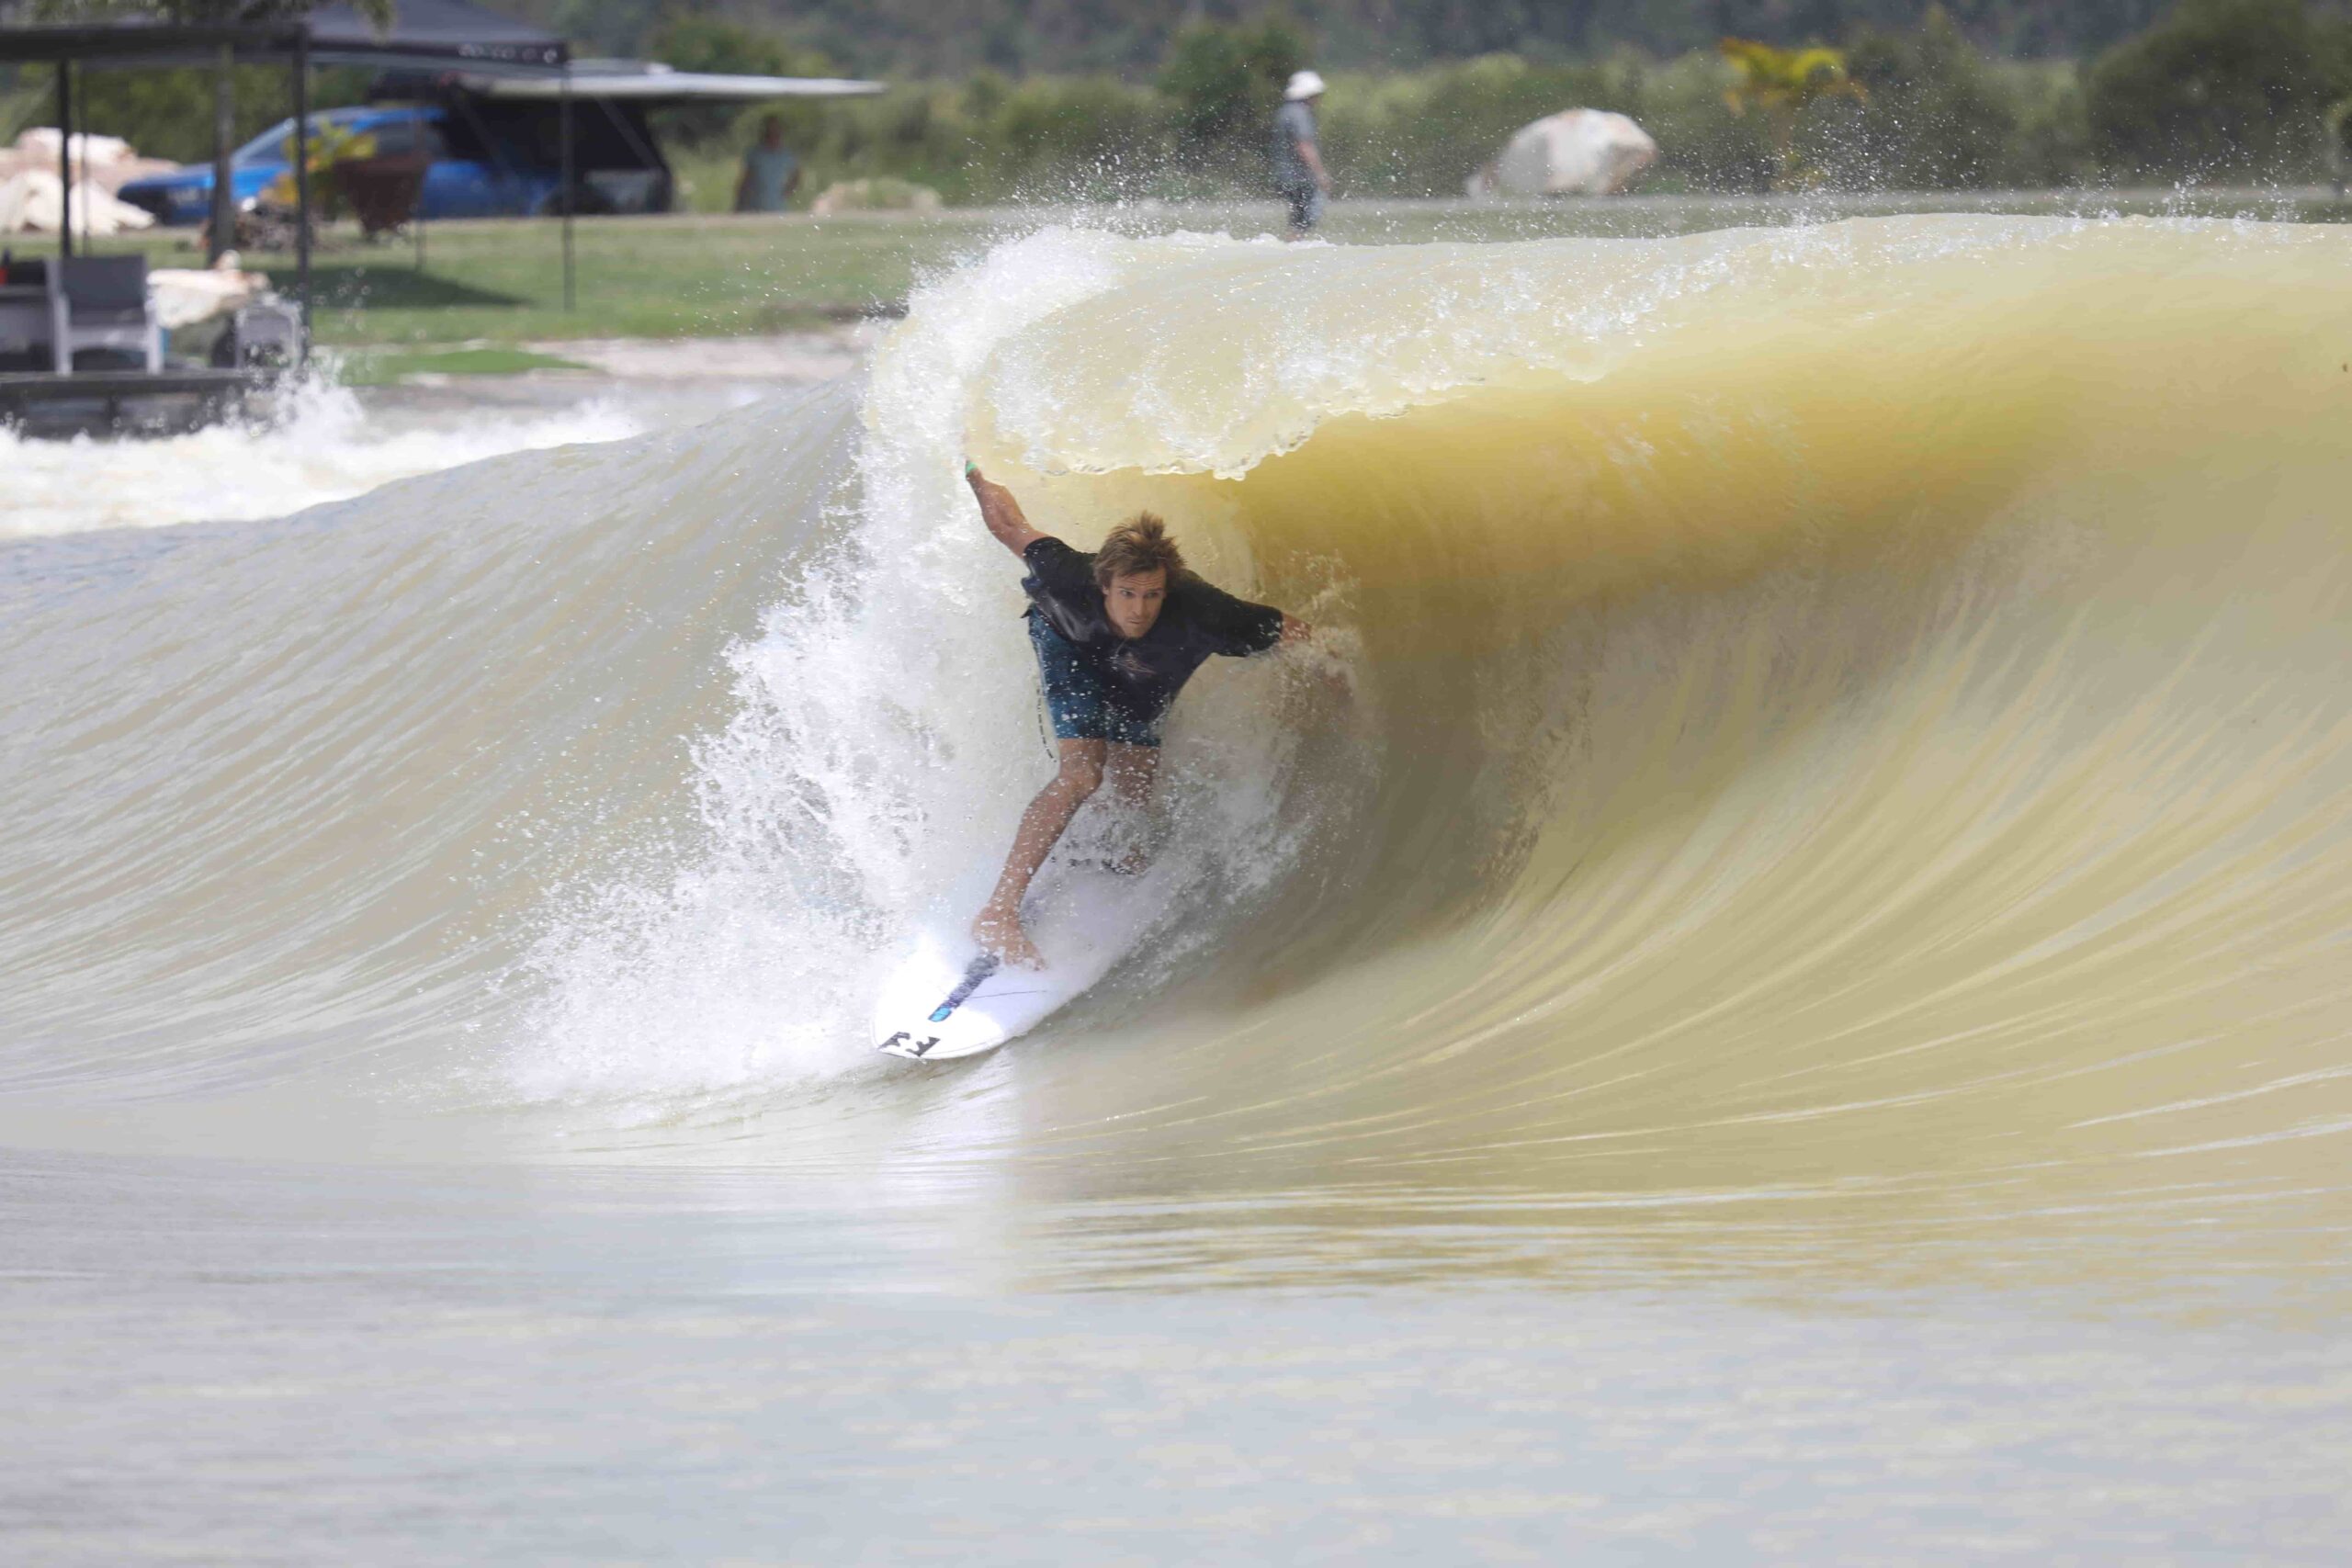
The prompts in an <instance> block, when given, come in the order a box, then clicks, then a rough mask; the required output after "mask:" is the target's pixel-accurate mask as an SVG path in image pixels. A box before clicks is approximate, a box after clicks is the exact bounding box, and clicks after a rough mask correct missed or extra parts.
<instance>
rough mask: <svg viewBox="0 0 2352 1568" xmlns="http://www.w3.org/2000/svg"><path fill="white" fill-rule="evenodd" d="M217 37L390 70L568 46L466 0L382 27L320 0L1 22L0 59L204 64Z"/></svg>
mask: <svg viewBox="0 0 2352 1568" xmlns="http://www.w3.org/2000/svg"><path fill="white" fill-rule="evenodd" d="M224 47H226V48H229V49H233V50H234V51H236V54H237V58H238V59H239V60H241V61H244V62H264V61H287V60H291V59H292V58H293V57H294V53H295V51H296V50H297V49H298V48H302V49H307V51H308V53H309V55H310V60H311V63H312V64H313V65H363V66H366V65H372V66H376V67H378V68H379V69H383V70H396V69H399V68H401V67H410V68H413V67H416V66H418V65H423V64H434V63H437V64H442V65H446V66H452V67H455V68H458V69H460V70H464V71H467V72H469V73H481V74H485V75H506V74H511V73H531V74H541V73H544V74H548V75H550V76H552V75H554V74H556V73H560V72H561V71H562V69H563V64H564V61H565V60H566V58H567V57H568V55H569V53H570V49H569V46H568V45H566V44H565V42H564V40H563V39H561V38H560V37H558V36H557V35H556V34H554V33H551V32H548V31H547V30H546V29H545V28H535V27H533V26H531V25H530V24H529V23H527V22H518V21H515V20H514V19H513V18H511V17H502V16H499V15H498V14H497V13H496V12H493V11H485V10H483V9H482V8H481V6H473V5H469V4H467V0H400V4H399V6H398V7H397V8H396V11H395V15H394V17H393V20H392V25H391V26H390V28H386V29H385V30H384V31H383V32H382V33H378V32H377V31H376V30H375V28H373V27H372V26H370V25H369V24H368V21H367V19H366V18H365V17H361V16H360V15H359V14H358V13H357V12H356V11H354V10H353V9H352V8H351V7H350V6H347V5H330V6H321V7H319V9H317V10H315V11H313V12H311V14H310V15H308V16H307V17H299V18H292V19H288V20H286V21H279V22H263V23H255V24H251V25H238V26H229V27H211V26H202V27H181V26H178V25H175V24H174V23H170V22H165V21H162V20H159V19H157V18H155V17H121V18H119V19H117V20H115V21H110V22H108V23H107V24H106V25H105V26H103V27H65V28H0V62H15V63H28V62H41V61H46V62H59V61H68V60H70V61H75V62H81V63H84V64H88V65H96V66H109V65H209V64H210V63H211V62H213V61H215V60H217V59H218V58H219V57H220V50H221V49H222V48H224Z"/></svg>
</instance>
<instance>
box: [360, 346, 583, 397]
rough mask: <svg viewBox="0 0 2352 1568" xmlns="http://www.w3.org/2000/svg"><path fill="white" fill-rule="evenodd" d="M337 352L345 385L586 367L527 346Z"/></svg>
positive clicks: (505, 374) (366, 385) (384, 383)
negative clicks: (423, 377)
mask: <svg viewBox="0 0 2352 1568" xmlns="http://www.w3.org/2000/svg"><path fill="white" fill-rule="evenodd" d="M334 353H335V360H336V363H335V379H336V380H338V381H340V382H342V383H343V385H345V386H346V387H381V386H386V385H389V384H390V383H391V382H394V381H404V380H406V379H407V378H410V377H411V376H515V375H520V374H521V373H522V372H524V371H526V370H585V369H587V368H588V367H587V366H585V365H582V364H581V363H579V362H578V361H577V360H571V359H565V358H563V357H562V356H561V355H553V354H537V353H534V352H532V351H531V350H529V349H526V348H493V347H488V346H482V347H469V348H424V349H411V348H353V349H340V350H335V351H334Z"/></svg>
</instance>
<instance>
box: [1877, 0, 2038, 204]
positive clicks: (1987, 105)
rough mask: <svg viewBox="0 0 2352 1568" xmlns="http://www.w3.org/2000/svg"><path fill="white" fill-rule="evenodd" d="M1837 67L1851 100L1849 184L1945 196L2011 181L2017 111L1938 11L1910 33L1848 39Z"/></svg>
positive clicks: (1955, 28) (1947, 16)
mask: <svg viewBox="0 0 2352 1568" xmlns="http://www.w3.org/2000/svg"><path fill="white" fill-rule="evenodd" d="M1847 69H1848V72H1849V74H1850V75H1851V77H1852V79H1853V81H1854V84H1855V85H1856V86H1857V87H1858V88H1860V90H1861V91H1862V93H1864V94H1865V95H1867V96H1865V97H1863V98H1861V99H1859V100H1857V103H1856V107H1855V112H1854V115H1853V118H1852V121H1851V125H1850V130H1851V139H1850V142H1849V147H1848V148H1847V149H1846V151H1847V152H1849V156H1850V157H1851V159H1852V160H1853V161H1854V162H1855V163H1856V164H1859V165H1860V166H1859V168H1852V169H1850V170H1849V173H1850V174H1851V175H1855V176H1858V183H1866V184H1871V185H1883V186H1893V187H1895V188H1897V189H1902V190H1946V189H1957V188H1966V187H1971V186H1989V185H1994V184H1996V183H2000V182H2002V181H2006V180H2008V179H2012V178H2014V177H2016V174H2015V171H2014V169H2013V167H2012V164H2013V158H2012V154H2011V148H2012V145H2013V144H2014V142H2015V141H2016V139H2017V137H2018V130H2019V125H2018V120H2019V112H2018V105H2016V104H2015V103H2014V102H2012V101H2011V99H2010V97H2009V96H2007V95H2006V94H2005V93H2003V92H2002V90H2001V88H2000V86H1999V85H1998V84H1997V83H1996V82H1995V81H1994V80H1993V77H1992V73H1990V72H1989V71H1988V70H1987V69H1986V68H1985V62H1984V60H1983V58H1982V57H1981V56H1979V55H1978V54H1977V52H1976V51H1975V49H1974V48H1973V47H1972V46H1971V45H1970V43H1969V41H1968V39H1966V38H1965V37H1963V36H1962V33H1961V30H1960V28H1959V27H1958V26H1957V25H1956V24H1955V23H1954V22H1953V21H1952V19H1951V13H1950V12H1948V11H1946V10H1945V9H1944V8H1943V7H1942V6H1929V7H1928V14H1927V16H1926V17H1923V18H1921V20H1920V23H1919V29H1918V31H1917V32H1916V33H1908V34H1904V33H1886V32H1879V31H1875V30H1871V31H1865V32H1863V33H1860V35H1858V36H1857V37H1856V38H1855V39H1854V41H1853V45H1852V47H1851V48H1850V49H1849V51H1847Z"/></svg>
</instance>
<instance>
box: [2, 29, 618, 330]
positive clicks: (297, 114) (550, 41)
mask: <svg viewBox="0 0 2352 1568" xmlns="http://www.w3.org/2000/svg"><path fill="white" fill-rule="evenodd" d="M224 53H226V54H227V55H229V56H230V57H232V58H233V59H234V60H236V61H237V62H240V63H244V64H270V63H276V62H285V63H287V64H288V66H289V67H290V69H291V71H292V73H293V79H294V158H293V164H294V199H295V206H296V209H297V220H296V222H295V225H294V236H295V238H294V267H295V279H296V283H295V288H296V293H297V295H298V298H299V301H300V306H301V310H302V327H303V331H302V352H303V354H305V355H308V353H309V351H310V318H311V222H310V218H311V177H310V118H311V115H310V108H311V106H310V74H311V67H312V66H313V65H359V66H373V67H376V68H378V69H382V70H416V69H420V68H437V69H443V70H448V71H453V72H455V71H462V72H463V73H466V74H468V75H469V76H477V77H510V76H514V77H538V78H542V79H551V80H552V85H554V87H555V90H556V92H557V95H558V96H559V98H560V103H561V115H562V121H563V129H562V133H561V141H562V144H563V159H564V167H563V174H562V181H563V190H564V192H565V197H566V199H565V200H564V202H563V204H562V207H563V210H562V219H563V299H564V306H565V308H566V309H570V308H571V302H572V276H571V272H572V266H571V208H572V205H573V203H572V201H571V199H570V196H571V185H572V171H571V141H572V138H571V49H570V46H568V45H567V44H566V43H565V42H564V40H563V39H560V38H559V37H557V36H556V35H555V34H553V33H550V32H547V31H545V30H543V29H541V28H535V27H532V26H530V25H529V24H527V23H524V22H517V21H515V20H513V19H511V18H509V17H501V16H498V15H497V14H495V13H493V12H491V11H485V10H483V9H482V8H481V6H473V5H469V4H467V0H400V5H399V6H398V7H397V14H396V15H395V17H394V18H393V20H392V23H391V25H390V27H389V28H385V29H383V30H382V31H380V32H379V31H378V30H377V29H376V28H375V27H374V25H373V24H371V23H369V22H368V20H367V19H366V18H365V17H361V16H360V15H359V14H358V13H357V12H356V11H355V10H353V9H352V8H351V7H350V6H346V5H330V6H321V7H320V8H319V9H318V10H316V11H313V12H311V14H310V15H308V16H307V17H300V18H289V19H288V20H286V21H283V22H274V23H266V24H261V25H255V26H236V27H203V26H189V27H183V26H178V25H175V24H171V23H165V22H160V21H153V20H149V19H145V18H140V17H127V18H124V19H122V20H119V21H114V22H109V23H107V24H106V25H104V26H99V27H50V28H0V63H7V64H42V63H46V64H53V65H54V66H56V68H57V118H58V129H59V131H60V135H59V138H58V164H59V169H58V173H59V175H60V176H61V178H62V181H63V184H64V187H65V192H64V202H65V207H64V211H63V213H62V221H61V222H60V223H59V224H58V249H59V254H61V255H63V256H71V255H72V254H74V168H73V152H72V148H73V141H74V66H76V65H77V64H83V63H89V64H96V65H100V66H156V65H208V64H211V63H213V62H217V61H219V60H220V59H221V58H222V56H223V54H224Z"/></svg>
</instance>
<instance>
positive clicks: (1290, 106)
mask: <svg viewBox="0 0 2352 1568" xmlns="http://www.w3.org/2000/svg"><path fill="white" fill-rule="evenodd" d="M1322 97H1323V78H1322V77H1320V76H1317V74H1316V73H1314V72H1312V71H1301V72H1299V73H1296V74H1295V75H1293V76H1292V77H1291V79H1290V85H1289V86H1287V87H1285V88H1283V107H1281V108H1279V109H1276V110H1275V111H1274V189H1275V190H1276V191H1278V192H1279V193H1281V196H1282V198H1283V200H1284V201H1286V202H1288V203H1290V232H1289V233H1287V234H1285V235H1283V238H1284V239H1286V240H1303V239H1305V238H1306V236H1307V233H1308V231H1310V230H1312V229H1313V228H1314V227H1315V225H1316V224H1317V222H1318V221H1320V220H1321V219H1322V217H1323V198H1324V197H1327V196H1329V195H1330V194H1331V176H1330V175H1329V173H1328V172H1327V171H1326V170H1325V169H1324V167H1323V153H1322V150H1321V148H1319V147H1318V146H1317V144H1316V143H1317V138H1316V133H1315V106H1316V105H1317V103H1319V102H1321V101H1322Z"/></svg>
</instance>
